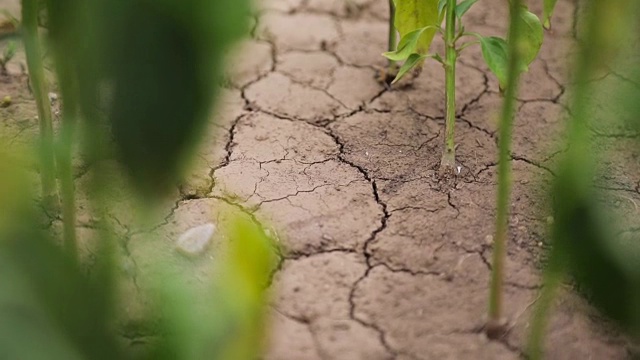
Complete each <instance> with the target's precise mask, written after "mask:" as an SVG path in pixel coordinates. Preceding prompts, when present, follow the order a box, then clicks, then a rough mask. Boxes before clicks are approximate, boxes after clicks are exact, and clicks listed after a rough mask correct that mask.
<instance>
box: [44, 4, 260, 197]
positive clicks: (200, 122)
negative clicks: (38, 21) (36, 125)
mask: <svg viewBox="0 0 640 360" xmlns="http://www.w3.org/2000/svg"><path fill="white" fill-rule="evenodd" d="M46 2H47V5H48V6H47V9H48V10H49V12H48V14H49V25H50V35H51V40H52V48H53V50H54V53H55V55H56V56H55V57H56V63H57V67H58V70H59V72H61V71H60V68H62V67H66V69H65V70H66V73H65V74H59V76H58V78H59V79H63V81H64V82H65V84H63V85H64V86H61V93H62V98H63V102H64V103H65V109H67V110H68V109H80V110H81V111H79V112H81V113H80V114H71V115H79V117H81V118H83V120H85V121H87V122H91V124H92V125H94V126H96V127H97V124H96V123H97V122H100V121H101V120H103V121H102V122H103V123H106V124H107V125H109V126H110V130H111V131H110V133H108V134H102V136H103V138H105V139H109V140H113V142H111V141H107V140H105V141H103V143H107V144H110V146H111V144H112V146H113V147H114V148H115V153H116V154H117V155H118V159H119V161H120V162H121V163H122V164H123V167H124V169H126V171H127V172H128V174H129V175H130V179H131V181H132V183H133V185H134V187H135V189H136V190H137V191H138V193H140V195H141V196H142V197H145V198H155V195H161V194H164V193H166V192H167V191H170V190H171V189H172V188H173V187H174V185H175V183H177V182H179V180H180V177H181V175H182V172H183V170H185V169H184V168H185V166H187V165H188V164H189V163H190V160H191V158H192V156H193V155H194V151H195V149H196V147H197V145H198V144H199V141H200V140H201V138H202V135H203V134H204V133H205V127H206V126H208V123H209V115H210V111H211V106H212V105H213V104H214V100H215V97H216V95H217V92H218V89H219V86H218V84H219V82H220V79H221V77H222V66H223V65H224V58H225V56H226V53H227V51H228V47H229V46H230V45H231V43H232V42H233V41H235V40H237V39H238V38H239V37H241V36H242V35H243V34H245V33H248V29H247V27H246V23H247V22H248V20H249V16H248V15H249V2H250V1H249V0H216V1H210V0H184V1H175V0H158V1H146V0H130V1H110V0H94V1H84V0H47V1H46ZM134 35H135V36H134ZM105 83H106V84H109V86H108V87H107V89H105V86H103V85H104V84H105ZM96 105H98V106H99V107H100V108H101V109H102V110H104V112H103V113H99V112H98V111H96V110H95V109H96ZM70 113H72V111H67V115H69V114H70ZM96 113H99V115H100V116H101V117H102V118H100V116H95V115H96ZM71 115H69V116H71ZM102 115H104V116H102ZM104 118H106V119H104ZM99 125H102V124H99ZM103 127H104V126H103ZM92 140H93V139H92ZM88 143H89V145H95V143H98V142H97V141H94V142H92V141H90V142H88ZM91 150H93V148H89V149H88V150H87V153H90V154H91V153H95V151H91ZM100 150H102V151H103V152H108V151H109V150H112V149H100Z"/></svg>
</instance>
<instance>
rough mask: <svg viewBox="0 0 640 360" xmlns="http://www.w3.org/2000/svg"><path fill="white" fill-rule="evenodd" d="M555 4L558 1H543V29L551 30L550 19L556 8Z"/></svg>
mask: <svg viewBox="0 0 640 360" xmlns="http://www.w3.org/2000/svg"><path fill="white" fill-rule="evenodd" d="M556 2H558V0H544V14H543V16H542V19H543V20H542V21H543V22H544V27H545V28H547V29H551V17H552V16H553V10H554V8H555V7H556Z"/></svg>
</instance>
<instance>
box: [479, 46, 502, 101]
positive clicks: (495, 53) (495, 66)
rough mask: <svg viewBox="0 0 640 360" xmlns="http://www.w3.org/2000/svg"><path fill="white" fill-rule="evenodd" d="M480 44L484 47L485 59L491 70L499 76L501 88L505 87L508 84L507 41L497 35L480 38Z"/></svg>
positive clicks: (483, 54) (483, 55)
mask: <svg viewBox="0 0 640 360" xmlns="http://www.w3.org/2000/svg"><path fill="white" fill-rule="evenodd" d="M480 46H481V47H482V57H483V58H484V61H485V62H486V63H487V66H489V69H490V70H491V72H492V73H493V74H494V75H495V76H496V77H497V78H498V82H499V83H500V88H501V89H504V87H505V86H506V84H507V71H508V70H507V68H508V57H509V55H508V54H509V51H508V45H507V42H506V41H505V40H504V39H502V38H499V37H495V36H490V37H483V38H481V39H480Z"/></svg>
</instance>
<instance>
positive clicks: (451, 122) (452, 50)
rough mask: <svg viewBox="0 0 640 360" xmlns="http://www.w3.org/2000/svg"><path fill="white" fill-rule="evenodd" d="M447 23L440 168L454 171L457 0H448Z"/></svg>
mask: <svg viewBox="0 0 640 360" xmlns="http://www.w3.org/2000/svg"><path fill="white" fill-rule="evenodd" d="M446 13H447V15H446V16H447V20H446V21H447V23H446V29H445V33H444V43H445V47H446V50H445V52H446V53H445V63H444V69H445V85H446V88H445V91H446V92H445V102H446V106H447V109H446V111H447V114H446V125H445V144H444V150H443V152H442V161H441V162H440V169H442V170H445V171H453V169H454V168H455V166H456V148H455V138H454V136H455V125H456V61H457V60H458V51H457V49H456V40H455V39H456V0H448V1H447V10H446Z"/></svg>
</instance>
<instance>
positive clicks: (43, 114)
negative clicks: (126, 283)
mask: <svg viewBox="0 0 640 360" xmlns="http://www.w3.org/2000/svg"><path fill="white" fill-rule="evenodd" d="M22 35H23V41H24V47H25V52H26V55H27V68H28V71H29V79H30V83H31V90H32V91H33V96H34V98H35V101H36V106H37V108H38V119H39V121H40V167H41V170H40V177H41V181H42V199H43V203H44V205H45V207H46V208H47V209H49V210H52V209H55V208H56V207H57V205H58V196H57V193H56V179H55V171H56V170H55V168H56V166H55V159H54V151H53V147H54V145H53V125H52V120H51V118H52V116H51V107H50V105H49V95H48V91H47V83H46V80H45V75H44V66H43V64H42V51H41V49H40V40H39V36H38V0H23V1H22Z"/></svg>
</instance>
